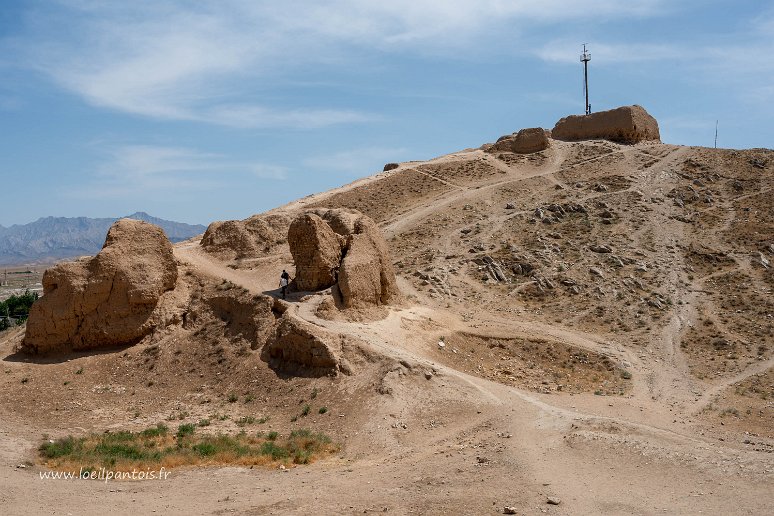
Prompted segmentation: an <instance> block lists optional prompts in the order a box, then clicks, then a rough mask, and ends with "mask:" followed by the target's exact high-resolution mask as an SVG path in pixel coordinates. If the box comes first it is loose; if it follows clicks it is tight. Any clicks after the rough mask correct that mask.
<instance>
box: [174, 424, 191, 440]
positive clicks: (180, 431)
mask: <svg viewBox="0 0 774 516" xmlns="http://www.w3.org/2000/svg"><path fill="white" fill-rule="evenodd" d="M194 432H196V425H195V424H193V423H185V424H182V425H180V426H178V427H177V434H175V435H176V436H177V437H178V438H180V437H185V436H187V435H193V434H194Z"/></svg>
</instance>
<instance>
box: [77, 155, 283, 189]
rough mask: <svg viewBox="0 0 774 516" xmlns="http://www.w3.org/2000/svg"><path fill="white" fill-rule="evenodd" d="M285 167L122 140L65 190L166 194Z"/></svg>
mask: <svg viewBox="0 0 774 516" xmlns="http://www.w3.org/2000/svg"><path fill="white" fill-rule="evenodd" d="M287 173H288V170H287V169H286V168H285V167H282V166H276V165H272V164H265V163H255V162H244V161H235V160H233V159H230V158H228V157H226V156H223V155H220V154H214V153H206V152H200V151H197V150H194V149H188V148H183V147H165V146H156V145H120V146H114V147H109V148H108V149H107V150H105V151H104V154H103V159H102V162H101V163H100V164H99V165H98V166H97V168H96V170H95V172H94V174H93V176H92V177H91V180H90V181H89V182H88V183H87V184H85V185H82V186H79V187H78V188H77V189H73V190H71V191H69V192H68V193H69V195H70V196H71V197H78V198H100V199H104V198H107V197H123V196H127V195H131V194H138V193H145V194H147V195H162V196H163V195H164V194H165V193H175V192H181V191H185V190H206V189H212V188H221V187H223V186H224V185H230V184H233V183H235V182H236V183H242V184H245V183H246V182H249V180H250V179H251V178H252V179H253V180H258V179H260V180H278V181H281V180H284V179H286V178H287Z"/></svg>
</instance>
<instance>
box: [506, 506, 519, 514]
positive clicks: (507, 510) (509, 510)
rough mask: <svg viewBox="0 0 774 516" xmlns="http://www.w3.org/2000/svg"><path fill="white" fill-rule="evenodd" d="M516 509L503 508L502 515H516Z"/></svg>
mask: <svg viewBox="0 0 774 516" xmlns="http://www.w3.org/2000/svg"><path fill="white" fill-rule="evenodd" d="M517 511H518V509H517V508H516V507H507V506H506V507H503V514H518V512H517Z"/></svg>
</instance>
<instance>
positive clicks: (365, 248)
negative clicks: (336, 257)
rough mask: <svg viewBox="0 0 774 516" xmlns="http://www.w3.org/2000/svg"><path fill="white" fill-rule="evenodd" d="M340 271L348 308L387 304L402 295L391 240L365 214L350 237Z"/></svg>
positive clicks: (341, 288)
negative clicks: (399, 289) (391, 255)
mask: <svg viewBox="0 0 774 516" xmlns="http://www.w3.org/2000/svg"><path fill="white" fill-rule="evenodd" d="M347 245H348V247H347V252H346V255H345V256H344V259H343V260H342V262H341V269H340V272H339V283H338V287H339V292H340V293H341V299H342V303H343V304H344V306H345V307H347V308H350V307H359V306H368V305H383V304H387V303H388V302H389V301H390V300H391V299H392V298H394V297H396V296H397V295H398V286H397V284H396V282H395V270H394V269H393V266H392V260H391V258H390V250H389V247H388V246H387V241H386V240H385V239H384V235H383V234H382V231H381V230H380V229H379V227H378V226H377V225H376V223H375V222H374V221H373V220H371V219H370V218H368V217H366V216H365V215H363V216H362V217H361V218H360V219H359V220H358V221H357V223H356V224H355V228H354V233H353V234H352V235H350V236H349V237H348V241H347Z"/></svg>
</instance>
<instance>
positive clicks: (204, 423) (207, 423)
mask: <svg viewBox="0 0 774 516" xmlns="http://www.w3.org/2000/svg"><path fill="white" fill-rule="evenodd" d="M198 425H199V426H210V420H209V419H200V420H199V423H198Z"/></svg>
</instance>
